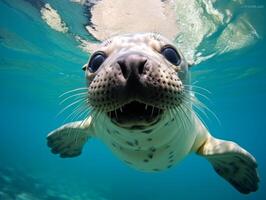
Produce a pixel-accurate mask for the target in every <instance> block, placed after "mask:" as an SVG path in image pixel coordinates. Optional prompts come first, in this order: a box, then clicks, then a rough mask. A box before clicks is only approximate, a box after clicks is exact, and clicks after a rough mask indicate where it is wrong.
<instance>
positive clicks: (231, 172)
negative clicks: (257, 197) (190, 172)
mask: <svg viewBox="0 0 266 200" xmlns="http://www.w3.org/2000/svg"><path fill="white" fill-rule="evenodd" d="M197 153H198V154H200V155H202V156H204V157H205V158H207V159H208V160H209V161H210V162H211V164H212V166H213V168H214V170H215V171H216V172H217V173H218V174H219V175H220V176H222V177H223V178H224V179H226V180H227V181H228V182H229V183H231V185H233V186H234V187H235V188H236V189H237V190H238V191H239V192H241V193H244V194H248V193H250V192H255V191H256V190H257V189H258V182H259V177H258V172H257V170H256V168H257V163H256V160H255V158H254V157H253V156H252V155H251V154H250V153H248V152H247V151H246V150H244V149H243V148H241V147H240V146H239V145H238V144H236V143H234V142H231V141H224V140H219V139H215V138H213V137H209V138H208V139H207V140H206V142H205V143H204V144H203V145H202V146H201V147H200V148H199V150H198V152H197Z"/></svg>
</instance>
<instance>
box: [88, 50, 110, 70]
mask: <svg viewBox="0 0 266 200" xmlns="http://www.w3.org/2000/svg"><path fill="white" fill-rule="evenodd" d="M105 59H106V55H105V54H104V53H103V52H98V53H95V54H93V55H92V57H91V59H90V62H89V65H88V68H89V70H90V71H91V72H96V71H97V70H98V69H99V67H100V66H101V64H103V62H104V61H105Z"/></svg>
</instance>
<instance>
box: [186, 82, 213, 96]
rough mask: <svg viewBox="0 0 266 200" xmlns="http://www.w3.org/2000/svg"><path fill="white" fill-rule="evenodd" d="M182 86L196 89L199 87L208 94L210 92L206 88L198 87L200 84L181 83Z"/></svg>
mask: <svg viewBox="0 0 266 200" xmlns="http://www.w3.org/2000/svg"><path fill="white" fill-rule="evenodd" d="M183 86H184V87H186V89H188V88H197V89H201V90H203V91H205V92H207V93H209V94H211V92H210V91H209V90H207V89H206V88H203V87H200V86H196V85H185V84H184V85H183Z"/></svg>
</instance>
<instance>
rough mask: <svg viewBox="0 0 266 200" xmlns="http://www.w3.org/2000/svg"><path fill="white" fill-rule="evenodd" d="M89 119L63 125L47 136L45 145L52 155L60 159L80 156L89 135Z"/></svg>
mask: <svg viewBox="0 0 266 200" xmlns="http://www.w3.org/2000/svg"><path fill="white" fill-rule="evenodd" d="M90 123H91V119H90V118H88V119H86V120H84V121H77V122H72V123H68V124H65V125H63V126H61V127H60V128H58V129H56V130H54V131H52V132H51V133H49V134H48V135H47V144H48V146H49V147H50V148H51V151H52V152H53V153H54V154H60V157H62V158H69V157H76V156H79V155H80V154H81V151H82V148H83V146H84V144H85V143H86V142H87V140H88V138H89V137H90V136H91V135H92V133H91V126H90Z"/></svg>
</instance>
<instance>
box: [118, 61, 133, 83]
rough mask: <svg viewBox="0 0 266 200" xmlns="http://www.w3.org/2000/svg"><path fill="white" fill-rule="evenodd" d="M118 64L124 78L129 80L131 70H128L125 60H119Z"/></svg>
mask: <svg viewBox="0 0 266 200" xmlns="http://www.w3.org/2000/svg"><path fill="white" fill-rule="evenodd" d="M117 63H118V64H119V66H120V69H121V71H122V74H123V76H124V78H125V79H127V78H128V76H129V74H130V69H129V68H128V66H127V65H126V63H125V61H124V60H119V61H118V62H117Z"/></svg>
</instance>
